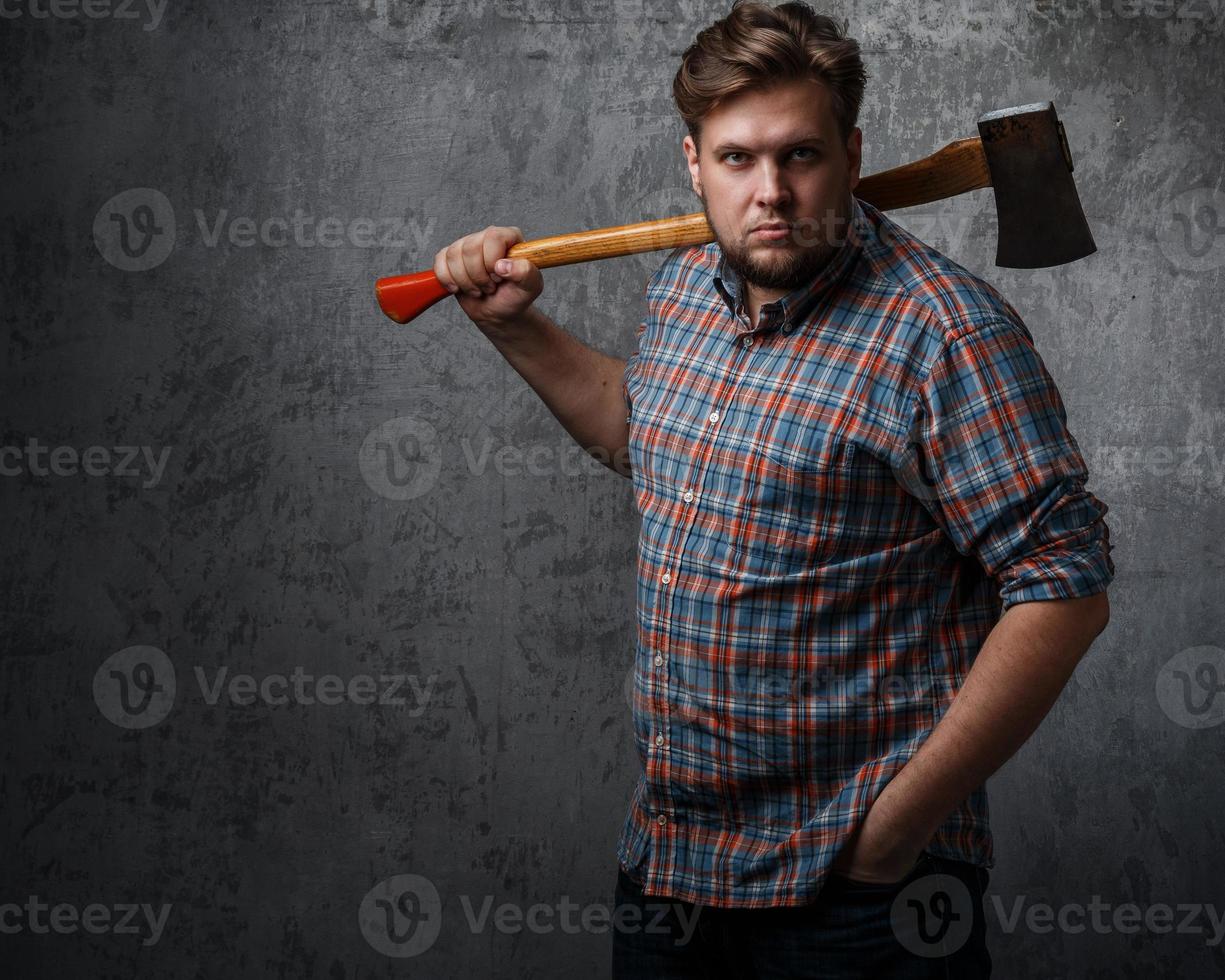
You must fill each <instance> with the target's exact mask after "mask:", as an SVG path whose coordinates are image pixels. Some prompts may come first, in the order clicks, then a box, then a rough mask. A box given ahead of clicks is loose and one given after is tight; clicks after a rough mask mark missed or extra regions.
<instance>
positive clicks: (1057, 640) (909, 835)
mask: <svg viewBox="0 0 1225 980" xmlns="http://www.w3.org/2000/svg"><path fill="white" fill-rule="evenodd" d="M1108 618H1109V606H1108V602H1107V600H1106V596H1105V593H1101V594H1099V595H1095V596H1090V597H1088V598H1082V599H1062V600H1045V601H1038V602H1024V603H1019V604H1018V605H1015V606H1012V607H1011V608H1009V610H1008V611H1007V612H1006V613H1005V614H1004V615H1003V616H1002V617H1001V618H1000V620H999V622H998V623H996V625H995V628H994V629H993V630H992V631H991V634H990V635H989V636H988V637H987V640H986V642H985V643H984V644H983V647H982V649H981V650H980V651H979V653H978V657H977V658H976V659H975V662H974V665H973V667H972V668H971V669H970V672H969V674H968V675H967V676H966V680H965V683H964V685H963V686H962V689H961V690H960V691H959V692H958V694H957V696H956V697H955V698H954V699H953V703H952V704H951V705H950V706H949V709H948V711H947V712H946V713H945V715H944V717H943V718H942V719H941V720H940V722H939V723H938V724H937V725H936V727H935V728H934V729H933V730H932V733H931V735H929V736H928V737H927V740H926V741H925V742H924V743H923V745H922V746H920V748H919V750H918V751H917V752H916V753H915V754H914V756H913V757H912V758H911V759H910V761H909V762H908V763H907V764H906V765H905V766H904V767H903V768H902V769H901V770H900V771H899V772H898V774H897V775H896V776H894V778H893V779H892V780H891V781H890V782H889V784H888V785H887V786H886V787H885V789H884V790H882V791H881V795H880V796H879V797H878V799H877V801H876V803H875V804H874V805H873V806H872V808H871V810H869V813H868V818H867V819H868V820H870V821H871V822H872V824H873V827H872V829H871V833H872V834H873V835H874V836H876V835H879V837H878V839H879V840H882V841H886V842H888V841H892V842H896V844H897V846H898V847H899V848H900V849H902V850H905V849H906V848H907V847H911V848H913V849H918V850H921V849H922V848H923V847H924V846H925V845H926V844H927V842H928V841H929V840H930V839H931V837H932V835H933V834H934V833H935V832H936V830H937V829H938V828H939V827H940V825H941V824H942V823H943V822H944V821H945V820H946V819H947V818H948V816H949V814H950V813H952V811H953V810H954V808H956V807H957V806H958V805H959V804H960V803H961V802H962V801H963V800H965V799H966V798H967V797H968V796H969V795H970V793H971V792H973V791H974V790H975V789H976V788H978V787H979V786H981V785H982V784H983V783H984V782H986V780H987V778H988V777H989V776H990V775H991V774H992V773H994V772H995V771H996V770H997V769H998V768H999V767H1000V766H1001V765H1003V764H1004V763H1005V762H1006V761H1007V760H1008V759H1009V758H1011V757H1012V755H1013V754H1014V753H1015V752H1016V751H1017V750H1018V749H1019V748H1020V747H1021V746H1022V745H1023V744H1024V743H1025V741H1026V739H1028V738H1029V736H1030V735H1031V734H1033V732H1034V730H1035V729H1036V728H1037V727H1038V725H1039V724H1040V723H1041V721H1042V719H1043V718H1045V717H1046V715H1047V714H1048V713H1049V711H1050V710H1051V707H1052V706H1053V705H1054V703H1055V701H1056V700H1057V699H1058V697H1059V693H1060V692H1061V691H1062V690H1063V688H1064V685H1066V684H1067V681H1068V678H1069V677H1071V675H1072V671H1073V670H1074V669H1075V668H1076V664H1077V662H1078V661H1079V660H1080V658H1081V657H1082V656H1083V655H1084V653H1085V651H1087V650H1088V649H1089V646H1090V645H1091V644H1092V642H1093V639H1094V637H1096V636H1097V635H1098V633H1100V632H1101V630H1102V629H1103V628H1104V627H1105V625H1106V621H1107V620H1108ZM865 829H866V822H865Z"/></svg>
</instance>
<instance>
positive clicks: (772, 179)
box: [757, 162, 791, 208]
mask: <svg viewBox="0 0 1225 980" xmlns="http://www.w3.org/2000/svg"><path fill="white" fill-rule="evenodd" d="M758 175H759V179H758V182H757V203H758V205H759V206H760V207H763V208H765V207H779V206H781V205H783V204H786V203H787V202H788V201H789V200H790V199H791V190H790V188H789V187H788V186H787V181H786V178H785V177H784V175H783V172H782V170H781V169H780V168H779V166H778V165H777V164H775V163H772V162H767V163H764V164H762V166H761V168H760V169H759V171H758Z"/></svg>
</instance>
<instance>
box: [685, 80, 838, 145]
mask: <svg viewBox="0 0 1225 980" xmlns="http://www.w3.org/2000/svg"><path fill="white" fill-rule="evenodd" d="M702 130H703V133H702V135H703V137H704V139H703V142H705V143H707V144H708V145H712V146H713V145H716V144H721V143H725V142H726V143H735V144H737V145H739V146H743V147H746V148H752V149H767V148H770V147H778V146H783V145H786V144H789V143H793V142H800V141H803V140H824V141H826V142H827V143H831V144H832V143H836V142H837V140H838V121H837V120H836V119H835V118H834V113H833V109H832V107H831V104H830V100H829V97H828V93H827V92H826V91H825V90H824V87H823V86H820V85H812V86H796V87H789V88H788V89H787V90H785V91H784V90H779V89H771V90H767V91H763V92H746V93H744V94H743V95H740V96H738V97H736V98H734V99H732V100H731V101H729V102H727V103H724V104H723V105H721V106H719V107H717V108H716V109H715V110H714V111H712V112H711V113H710V114H709V115H708V116H707V118H706V119H704V120H703V121H702Z"/></svg>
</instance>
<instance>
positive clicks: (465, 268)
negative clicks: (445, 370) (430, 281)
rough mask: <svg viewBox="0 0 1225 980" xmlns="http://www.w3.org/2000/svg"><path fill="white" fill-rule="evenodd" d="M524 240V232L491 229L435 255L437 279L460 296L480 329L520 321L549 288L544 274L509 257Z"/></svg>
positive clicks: (462, 240) (459, 299) (466, 311)
mask: <svg viewBox="0 0 1225 980" xmlns="http://www.w3.org/2000/svg"><path fill="white" fill-rule="evenodd" d="M521 241H523V233H522V232H521V231H520V230H519V229H518V228H504V227H498V226H495V225H490V226H489V227H488V228H486V229H485V230H484V231H478V232H474V233H473V234H471V235H465V236H464V237H463V238H460V239H457V240H456V241H454V242H452V243H451V244H450V245H448V246H447V247H446V248H444V249H441V250H439V252H438V254H437V255H435V256H434V275H436V276H437V277H438V280H439V282H441V283H442V284H443V285H444V286H446V287H447V289H449V290H450V291H451V292H452V293H454V294H455V298H456V300H457V301H458V302H459V305H460V308H461V309H462V310H463V311H464V312H465V313H466V314H467V315H468V318H469V319H470V320H472V322H473V323H475V324H476V325H477V326H478V327H504V326H507V325H509V324H511V323H513V322H514V321H516V320H517V319H519V318H520V317H521V316H522V315H523V314H524V312H525V311H526V310H527V308H528V307H529V306H531V305H532V303H533V302H535V300H536V297H537V296H539V295H540V292H541V290H542V289H544V279H543V278H542V277H541V275H540V270H539V269H538V268H536V266H534V265H533V264H532V263H531V262H529V261H528V260H527V259H508V258H506V253H507V252H509V251H510V247H511V246H512V245H514V244H515V243H517V242H521Z"/></svg>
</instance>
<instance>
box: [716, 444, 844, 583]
mask: <svg viewBox="0 0 1225 980" xmlns="http://www.w3.org/2000/svg"><path fill="white" fill-rule="evenodd" d="M796 445H797V444H796V443H791V444H784V443H780V442H777V441H763V442H762V443H759V444H758V445H756V446H755V447H754V449H753V451H752V452H751V453H750V454H749V457H748V459H747V460H746V465H745V483H744V491H743V494H744V495H743V499H742V500H741V502H740V507H739V508H738V514H737V518H736V520H735V521H734V522H733V528H732V530H731V534H730V535H729V538H730V547H729V552H730V557H731V558H732V559H733V560H734V561H735V563H736V566H737V569H736V570H738V571H741V572H744V573H748V574H750V575H766V576H769V575H786V574H791V573H796V572H803V571H805V570H810V569H814V568H816V567H818V566H820V565H822V564H825V563H826V562H828V561H829V560H830V559H831V558H832V557H833V556H834V554H835V553H836V551H837V547H838V536H839V534H840V533H841V532H842V530H843V529H842V528H841V527H840V521H839V519H838V515H839V514H840V513H842V512H843V510H844V507H843V505H842V502H843V501H845V500H846V499H847V495H848V494H851V493H852V492H853V486H852V484H853V482H854V480H853V473H854V467H853V465H852V463H853V460H854V456H855V446H854V445H853V444H849V443H840V442H826V443H814V442H812V441H808V440H805V441H803V442H801V443H799V444H798V445H799V448H798V449H797V448H796Z"/></svg>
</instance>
